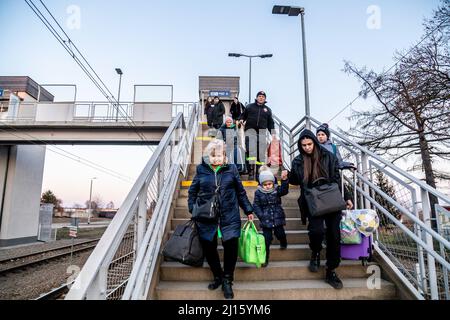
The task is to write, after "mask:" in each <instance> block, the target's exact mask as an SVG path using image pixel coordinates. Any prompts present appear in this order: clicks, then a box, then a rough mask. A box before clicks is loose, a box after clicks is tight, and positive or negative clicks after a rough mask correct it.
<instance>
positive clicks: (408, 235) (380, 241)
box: [274, 117, 450, 299]
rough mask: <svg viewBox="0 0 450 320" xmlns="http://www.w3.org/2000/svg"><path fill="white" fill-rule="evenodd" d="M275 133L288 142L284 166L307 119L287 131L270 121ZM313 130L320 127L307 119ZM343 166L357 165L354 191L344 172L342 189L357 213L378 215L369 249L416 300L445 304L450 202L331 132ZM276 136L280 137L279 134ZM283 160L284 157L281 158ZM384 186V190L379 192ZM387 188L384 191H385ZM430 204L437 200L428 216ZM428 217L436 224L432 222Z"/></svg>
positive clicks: (434, 190) (405, 173) (449, 265)
mask: <svg viewBox="0 0 450 320" xmlns="http://www.w3.org/2000/svg"><path fill="white" fill-rule="evenodd" d="M274 120H275V127H276V129H278V130H279V131H280V132H283V134H284V135H285V136H289V139H287V138H285V139H284V140H285V141H284V142H283V155H284V156H285V157H284V158H285V159H284V165H285V167H286V168H288V169H290V166H291V163H290V161H292V160H293V158H294V157H295V156H296V155H298V153H299V151H298V146H297V141H298V138H299V135H300V133H301V131H303V130H304V129H305V126H306V121H305V120H306V118H303V119H301V120H300V121H299V122H298V123H297V124H296V125H295V126H294V127H293V128H292V129H289V128H288V127H287V126H286V125H285V124H283V123H282V122H281V121H280V120H279V119H278V118H276V117H274ZM310 120H311V124H312V127H313V128H312V129H313V130H314V129H315V128H317V126H319V125H320V124H321V123H320V122H319V121H317V120H315V119H314V118H310ZM330 132H331V133H332V137H333V142H334V143H336V144H337V145H338V147H339V149H340V151H341V153H342V155H343V157H344V160H346V161H349V162H352V163H354V164H356V165H357V167H358V171H357V181H358V182H357V186H356V190H353V187H352V179H351V177H350V176H349V174H350V172H348V173H346V172H344V179H345V181H347V187H348V188H350V189H351V191H352V192H356V195H357V197H356V198H357V207H358V208H372V209H375V210H377V212H378V214H379V216H380V220H381V226H380V227H379V229H378V230H377V232H376V234H375V236H374V248H375V250H376V252H377V253H378V254H379V255H380V256H381V258H382V259H384V260H385V262H386V263H387V264H388V265H389V266H390V267H391V268H392V269H393V271H394V272H395V273H396V275H397V277H398V278H399V279H400V280H401V281H402V282H403V283H404V285H405V286H406V287H407V288H408V289H409V290H410V292H411V293H412V294H413V295H415V297H416V298H418V299H448V298H449V296H450V292H449V280H448V279H449V271H450V263H449V261H450V260H449V252H450V242H449V238H448V232H449V231H448V230H449V229H448V228H449V226H448V224H445V225H442V223H441V224H439V222H438V228H437V229H436V228H435V226H434V225H433V219H437V220H439V219H441V218H442V217H447V218H446V219H447V220H445V219H441V220H439V221H444V222H445V221H447V222H448V217H449V216H450V214H449V213H448V211H446V210H445V209H444V208H443V206H450V197H448V196H446V195H444V194H443V193H441V192H439V191H438V190H436V189H434V188H432V187H430V186H429V185H427V184H425V183H424V182H422V181H421V180H419V179H417V178H416V177H414V176H412V175H411V174H409V173H407V172H405V171H403V170H402V169H400V168H398V167H397V166H395V165H393V164H392V163H391V162H389V161H387V160H385V159H383V158H381V157H380V156H378V155H377V154H375V153H374V152H372V151H370V150H368V149H367V148H364V147H362V146H360V145H358V144H357V143H355V142H353V141H351V140H350V139H348V138H347V137H346V136H345V135H343V134H341V133H339V132H337V131H335V130H332V129H330ZM280 136H281V134H280ZM286 155H288V156H287V157H286ZM380 181H382V182H384V188H382V187H380V185H381V183H380ZM386 186H389V188H386ZM430 198H432V199H435V200H437V202H438V203H437V204H436V207H435V209H434V210H432V206H431V202H430ZM433 214H434V215H435V216H436V218H432V216H433Z"/></svg>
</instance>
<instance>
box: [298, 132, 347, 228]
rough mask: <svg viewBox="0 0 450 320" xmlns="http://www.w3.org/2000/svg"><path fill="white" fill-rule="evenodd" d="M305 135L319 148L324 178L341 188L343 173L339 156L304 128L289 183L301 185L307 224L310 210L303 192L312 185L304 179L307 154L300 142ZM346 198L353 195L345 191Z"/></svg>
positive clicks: (300, 202) (301, 196)
mask: <svg viewBox="0 0 450 320" xmlns="http://www.w3.org/2000/svg"><path fill="white" fill-rule="evenodd" d="M304 137H308V138H309V139H311V140H312V141H313V142H314V147H315V148H319V153H320V163H321V167H322V170H323V171H324V178H326V179H327V180H328V182H336V183H337V184H338V186H339V189H341V175H340V173H339V162H338V159H337V157H336V156H335V155H334V154H333V153H331V152H329V151H328V150H327V149H325V147H323V146H321V144H320V143H319V140H317V138H316V136H315V134H314V133H312V132H311V131H310V130H308V129H305V130H303V131H302V133H301V134H300V137H299V139H298V142H297V145H298V149H299V150H300V154H299V155H298V156H296V157H295V158H294V160H292V164H291V171H290V172H289V183H290V184H292V185H300V188H301V195H300V198H299V199H298V203H299V206H300V211H301V217H302V222H303V224H306V219H307V218H308V217H309V211H308V205H307V204H306V200H305V198H304V196H303V194H304V190H305V187H312V186H311V185H308V184H306V183H305V181H304V162H303V157H304V156H305V153H304V151H303V149H302V146H301V142H300V141H301V140H302V139H303V138H304ZM341 191H342V190H341ZM344 199H345V200H348V199H351V196H350V195H349V194H348V193H345V195H344Z"/></svg>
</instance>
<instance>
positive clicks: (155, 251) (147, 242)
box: [122, 108, 201, 300]
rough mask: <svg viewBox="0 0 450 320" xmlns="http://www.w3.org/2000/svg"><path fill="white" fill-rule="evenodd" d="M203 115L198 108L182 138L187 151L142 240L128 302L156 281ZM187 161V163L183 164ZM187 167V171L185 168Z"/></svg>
mask: <svg viewBox="0 0 450 320" xmlns="http://www.w3.org/2000/svg"><path fill="white" fill-rule="evenodd" d="M200 115H201V112H199V109H198V108H197V109H196V112H191V114H190V118H189V120H188V125H187V128H188V131H187V132H186V133H185V134H184V135H183V138H184V140H183V141H181V142H180V146H181V148H183V147H184V150H183V151H184V152H180V153H178V160H177V161H175V162H174V164H173V165H172V166H171V168H170V172H171V175H170V176H169V178H168V179H167V183H166V184H165V186H164V189H163V192H162V198H161V199H158V200H159V201H158V204H159V205H157V207H156V209H155V214H156V216H157V219H155V220H152V221H151V222H150V224H149V226H148V228H147V231H146V233H145V236H144V239H143V245H142V246H141V247H140V250H139V251H138V253H137V258H136V262H135V266H134V268H133V270H132V272H131V274H130V278H129V281H128V284H127V287H126V288H125V292H124V294H123V296H122V299H123V300H128V299H145V298H146V297H147V295H148V290H149V287H150V284H151V282H152V280H153V277H152V276H153V273H154V269H155V267H156V263H157V260H158V255H159V252H160V247H161V243H162V238H163V236H164V232H163V230H164V228H165V226H166V224H167V219H168V215H169V211H170V208H171V203H172V199H173V195H174V192H175V188H176V183H177V181H178V179H177V178H178V176H179V173H180V171H182V172H183V173H184V172H185V171H186V167H187V164H188V159H189V156H188V155H189V154H190V153H191V149H192V144H193V142H194V139H195V136H196V133H197V128H198V121H197V120H198V118H199V116H200ZM183 159H184V162H183V161H182V160H183ZM183 167H184V168H183Z"/></svg>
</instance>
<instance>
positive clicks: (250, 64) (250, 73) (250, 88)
mask: <svg viewBox="0 0 450 320" xmlns="http://www.w3.org/2000/svg"><path fill="white" fill-rule="evenodd" d="M228 56H229V57H235V58H239V57H247V58H249V75H248V103H250V101H251V95H252V58H262V59H264V58H272V57H273V54H271V53H269V54H258V55H253V56H249V55H246V54H242V53H229V54H228Z"/></svg>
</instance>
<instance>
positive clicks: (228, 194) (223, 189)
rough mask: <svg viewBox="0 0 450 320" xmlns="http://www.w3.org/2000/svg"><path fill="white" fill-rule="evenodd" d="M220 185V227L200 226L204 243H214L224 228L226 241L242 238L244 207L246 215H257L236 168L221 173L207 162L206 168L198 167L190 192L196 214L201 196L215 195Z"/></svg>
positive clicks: (190, 202)
mask: <svg viewBox="0 0 450 320" xmlns="http://www.w3.org/2000/svg"><path fill="white" fill-rule="evenodd" d="M216 175H217V181H220V189H219V194H220V197H219V202H220V211H221V213H220V218H219V223H218V224H217V223H204V222H196V224H197V228H198V232H199V236H200V238H201V239H204V240H208V241H212V240H213V239H214V236H215V234H216V233H217V227H218V226H220V231H221V232H222V239H223V241H228V240H230V239H232V238H238V237H239V236H240V235H241V215H240V212H239V207H241V208H242V209H243V210H244V212H245V214H246V215H249V214H251V213H252V212H253V207H252V205H251V203H250V201H249V200H248V198H247V193H246V192H245V189H244V186H243V185H242V182H241V178H240V177H239V172H238V170H237V168H236V165H234V164H228V165H224V166H223V167H222V168H221V169H220V170H219V171H218V172H217V173H214V171H213V169H212V168H211V167H210V166H209V164H207V163H206V162H205V160H204V159H203V162H202V164H200V165H198V166H197V172H196V174H195V177H194V180H193V181H192V184H191V186H190V188H189V191H188V194H189V196H188V207H189V212H190V213H191V214H192V209H193V207H194V203H195V202H196V201H197V197H198V194H199V193H210V194H211V193H214V190H215V186H216V177H215V176H216Z"/></svg>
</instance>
